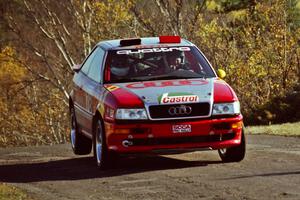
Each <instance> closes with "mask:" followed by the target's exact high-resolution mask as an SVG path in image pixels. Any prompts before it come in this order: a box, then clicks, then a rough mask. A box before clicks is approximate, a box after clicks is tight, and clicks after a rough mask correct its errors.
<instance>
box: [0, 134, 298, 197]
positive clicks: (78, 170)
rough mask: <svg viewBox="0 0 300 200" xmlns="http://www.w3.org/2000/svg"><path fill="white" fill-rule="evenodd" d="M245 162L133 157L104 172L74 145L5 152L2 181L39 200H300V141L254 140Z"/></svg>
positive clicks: (211, 156)
mask: <svg viewBox="0 0 300 200" xmlns="http://www.w3.org/2000/svg"><path fill="white" fill-rule="evenodd" d="M247 139H248V140H247V144H248V146H247V155H246V158H245V160H243V161H242V162H240V163H221V162H220V158H219V156H218V153H217V151H208V152H207V151H205V152H204V151H202V152H193V153H184V154H176V155H147V156H130V157H122V158H120V159H119V161H118V163H117V164H116V166H114V167H113V168H112V169H110V170H106V171H99V170H97V169H96V168H95V166H94V162H93V160H92V158H91V155H90V156H81V157H80V156H75V155H73V153H72V150H71V147H70V145H69V144H65V145H55V146H40V147H19V148H6V149H0V181H1V182H5V183H9V184H13V185H15V186H17V187H20V188H22V189H24V190H26V191H27V192H28V193H29V194H31V196H33V197H34V198H35V199H42V200H47V199H80V200H82V199H136V200H139V199H144V200H146V199H170V200H174V199H178V200H181V199H187V200H192V199H230V200H231V199H295V200H296V199H297V200H299V199H300V138H299V137H298V138H294V137H280V136H264V135H256V136H247Z"/></svg>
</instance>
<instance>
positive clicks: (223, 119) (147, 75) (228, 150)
mask: <svg viewBox="0 0 300 200" xmlns="http://www.w3.org/2000/svg"><path fill="white" fill-rule="evenodd" d="M73 70H74V71H75V75H74V78H73V90H72V91H71V93H70V99H69V106H70V116H71V117H70V119H71V133H70V138H71V145H72V149H73V151H74V153H75V154H79V155H83V154H89V153H90V152H91V150H92V149H93V152H94V157H95V161H96V164H97V166H98V167H100V168H103V167H105V166H108V163H110V161H111V160H112V158H113V156H112V155H113V154H116V153H117V154H122V153H123V154H125V153H126V154H127V153H138V152H139V153H143V152H144V153H145V152H164V151H166V152H167V151H174V150H175V151H194V150H200V149H213V150H218V152H219V155H220V157H221V159H222V161H224V162H238V161H241V160H242V159H243V158H244V155H245V135H244V129H243V117H242V114H241V112H240V104H239V100H238V98H237V96H236V94H235V92H234V91H233V89H232V88H231V87H230V86H229V85H228V84H227V83H226V82H225V81H224V80H222V79H221V78H223V75H224V71H217V72H216V71H215V70H214V69H213V68H212V66H211V65H210V63H209V61H208V60H207V59H206V57H205V56H204V54H203V53H202V52H201V51H200V50H199V49H198V48H197V47H196V46H195V45H194V44H192V43H191V42H189V41H187V40H185V39H182V38H180V37H179V36H161V37H152V38H136V39H123V40H108V41H102V42H99V43H98V44H97V45H96V46H95V48H94V49H93V50H92V51H91V53H90V54H89V55H88V56H87V58H86V59H85V60H84V62H83V63H82V64H81V65H75V66H74V67H73ZM221 72H223V73H221Z"/></svg>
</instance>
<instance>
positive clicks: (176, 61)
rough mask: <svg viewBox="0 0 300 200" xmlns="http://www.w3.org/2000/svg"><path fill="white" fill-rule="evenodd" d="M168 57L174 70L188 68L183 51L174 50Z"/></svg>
mask: <svg viewBox="0 0 300 200" xmlns="http://www.w3.org/2000/svg"><path fill="white" fill-rule="evenodd" d="M168 58H169V59H168V60H169V66H170V68H171V69H172V70H184V69H186V68H187V66H186V63H185V55H184V52H183V51H177V50H176V51H173V52H171V54H170V55H169V56H168Z"/></svg>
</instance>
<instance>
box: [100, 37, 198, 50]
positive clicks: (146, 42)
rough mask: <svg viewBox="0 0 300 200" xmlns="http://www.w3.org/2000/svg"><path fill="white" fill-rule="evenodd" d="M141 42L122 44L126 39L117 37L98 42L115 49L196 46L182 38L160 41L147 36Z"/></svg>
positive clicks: (104, 46) (109, 48) (106, 48)
mask: <svg viewBox="0 0 300 200" xmlns="http://www.w3.org/2000/svg"><path fill="white" fill-rule="evenodd" d="M140 39H141V44H139V45H131V46H120V41H121V40H126V39H116V40H105V41H101V42H99V43H98V44H97V46H101V47H102V48H104V49H105V50H114V49H131V48H144V47H147V46H151V47H156V46H157V47H162V46H163V47H166V46H170V47H172V46H194V44H193V43H191V42H189V41H187V40H185V39H183V38H181V41H180V43H160V42H159V37H145V38H140Z"/></svg>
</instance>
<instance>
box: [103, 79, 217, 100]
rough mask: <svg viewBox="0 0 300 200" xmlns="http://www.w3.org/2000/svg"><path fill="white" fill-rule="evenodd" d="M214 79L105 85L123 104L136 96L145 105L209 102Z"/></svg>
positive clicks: (212, 94)
mask: <svg viewBox="0 0 300 200" xmlns="http://www.w3.org/2000/svg"><path fill="white" fill-rule="evenodd" d="M214 81H215V79H188V80H187V79H178V80H160V81H143V82H132V83H115V84H109V85H106V86H105V87H106V88H107V90H109V91H110V92H111V93H112V94H113V95H114V96H115V97H116V98H117V99H118V100H119V103H120V104H122V105H125V104H126V102H127V103H130V101H131V100H136V97H138V98H139V99H140V100H141V101H142V102H143V103H144V104H145V105H158V104H177V103H178V104H180V103H196V102H210V103H212V101H213V98H214Z"/></svg>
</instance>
